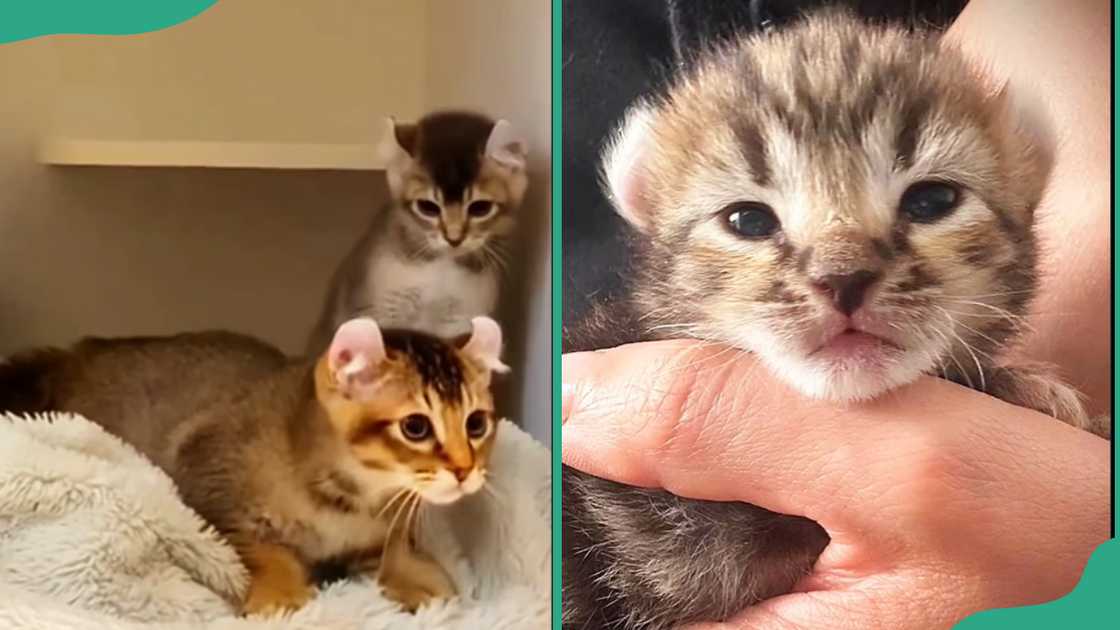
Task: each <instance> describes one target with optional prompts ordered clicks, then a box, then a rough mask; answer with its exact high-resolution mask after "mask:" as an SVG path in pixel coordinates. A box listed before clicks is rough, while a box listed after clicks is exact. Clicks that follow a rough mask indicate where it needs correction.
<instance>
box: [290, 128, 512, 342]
mask: <svg viewBox="0 0 1120 630" xmlns="http://www.w3.org/2000/svg"><path fill="white" fill-rule="evenodd" d="M525 152H526V145H525V142H524V141H523V140H522V139H520V138H519V137H518V136H517V135H516V132H515V131H514V130H513V127H512V125H510V123H509V122H507V121H504V120H499V121H497V122H494V121H492V120H490V119H489V118H486V117H485V116H482V115H479V114H475V113H470V112H454V111H452V112H436V113H432V114H429V115H427V116H425V117H424V118H422V119H421V120H420V121H419V122H417V123H416V124H399V123H396V122H394V121H393V120H387V121H386V131H385V136H384V138H383V140H382V145H381V155H382V158H383V159H384V161H385V163H386V176H387V178H388V183H389V192H390V195H391V197H392V199H391V200H390V202H389V204H388V206H387V207H386V208H384V209H382V211H381V212H380V213H379V214H378V215H377V216H376V217H375V218H374V220H373V222H372V224H371V225H370V226H369V228H368V229H367V230H366V232H365V234H363V235H362V237H361V238H360V239H359V240H358V242H357V243H356V244H355V245H354V248H353V249H352V250H351V251H350V253H349V254H348V255H347V256H346V258H345V259H344V260H343V261H342V263H341V265H340V266H339V268H338V269H337V271H335V274H334V277H333V279H332V280H331V284H330V289H329V292H328V295H327V300H326V303H325V305H324V306H323V312H322V314H321V316H320V319H319V323H318V325H317V326H316V328H315V330H314V331H313V332H312V335H311V338H310V340H309V344H308V349H309V351H310V352H312V353H315V352H318V351H320V350H322V349H323V348H324V347H325V346H326V344H327V342H328V341H329V340H330V337H331V335H332V334H333V333H334V330H335V329H336V328H337V327H338V325H339V324H341V323H342V322H344V321H346V320H347V319H350V318H351V317H356V316H358V315H369V316H371V317H374V318H375V319H377V321H379V322H382V323H383V324H384V325H386V326H390V327H403V328H409V329H412V330H421V331H424V332H427V333H430V334H433V335H437V336H441V337H446V338H452V337H455V336H457V335H461V334H464V333H465V332H467V331H468V330H469V325H470V320H471V318H472V317H475V316H478V315H492V314H493V313H494V310H495V308H496V306H497V301H498V290H499V283H500V280H501V269H502V268H503V267H504V266H505V265H506V264H507V257H508V255H509V254H508V244H507V241H508V239H509V238H510V236H511V235H512V233H513V229H514V226H515V224H516V219H515V216H516V211H517V208H518V206H520V204H521V201H522V198H523V197H524V195H525V188H526V186H527V184H528V179H527V176H526V173H525Z"/></svg>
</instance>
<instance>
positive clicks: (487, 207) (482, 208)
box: [467, 201, 496, 219]
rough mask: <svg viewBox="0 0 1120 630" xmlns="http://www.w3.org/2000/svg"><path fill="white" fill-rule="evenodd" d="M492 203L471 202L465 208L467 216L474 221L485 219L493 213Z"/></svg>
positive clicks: (493, 206)
mask: <svg viewBox="0 0 1120 630" xmlns="http://www.w3.org/2000/svg"><path fill="white" fill-rule="evenodd" d="M495 207H496V206H495V205H494V202H493V201H472V202H471V205H469V206H467V214H469V215H471V217H472V218H475V219H485V218H486V217H488V216H490V215H491V214H493V213H494V208H495Z"/></svg>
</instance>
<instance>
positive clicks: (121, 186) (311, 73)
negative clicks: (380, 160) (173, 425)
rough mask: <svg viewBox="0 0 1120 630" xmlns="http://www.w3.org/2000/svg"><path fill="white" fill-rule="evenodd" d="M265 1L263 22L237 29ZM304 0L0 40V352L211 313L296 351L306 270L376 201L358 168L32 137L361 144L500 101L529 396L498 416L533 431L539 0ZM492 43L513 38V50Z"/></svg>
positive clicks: (310, 310) (313, 306)
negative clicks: (515, 191)
mask: <svg viewBox="0 0 1120 630" xmlns="http://www.w3.org/2000/svg"><path fill="white" fill-rule="evenodd" d="M265 4H267V5H268V7H269V12H270V16H269V22H268V26H269V29H263V28H260V27H252V26H251V24H250V23H253V22H254V20H255V19H256V16H257V15H259V13H260V11H259V8H260V7H262V6H264V5H265ZM311 5H312V3H309V2H306V1H305V0H237V2H219V3H218V4H217V5H216V6H215V8H213V9H211V10H210V11H208V12H206V13H204V14H203V15H201V16H199V17H198V18H196V19H195V20H193V21H191V22H188V23H186V24H183V25H180V26H176V27H173V28H171V29H167V30H165V31H160V32H157V33H152V34H147V35H143V36H137V37H126V38H104V37H56V38H48V39H39V40H32V41H29V42H18V43H15V44H8V45H4V46H0V87H2V88H3V89H0V355H3V354H5V353H8V352H11V351H14V350H16V349H18V348H22V347H26V346H34V345H41V344H61V343H66V342H68V341H70V340H73V339H74V338H75V337H77V336H80V335H86V334H96V335H136V334H160V333H170V332H174V331H179V330H188V329H199V328H213V327H221V328H229V329H233V330H241V331H245V332H250V333H254V334H257V335H259V336H261V337H263V338H265V339H268V340H270V341H272V342H274V343H276V344H278V345H279V346H281V347H282V348H284V349H285V350H288V351H298V350H299V349H300V348H301V346H302V342H303V338H304V335H305V334H306V331H307V329H308V326H309V325H310V323H311V322H312V321H313V319H314V316H315V314H316V312H317V310H318V308H319V305H320V300H321V298H322V293H323V291H324V283H325V281H326V279H327V277H328V276H329V274H330V272H331V271H332V269H333V268H334V266H335V264H337V261H338V259H339V258H340V257H341V255H342V254H343V253H344V250H345V249H347V248H349V247H350V245H351V244H352V242H353V240H354V239H355V238H356V236H357V234H358V233H359V231H360V230H361V229H362V228H363V227H364V226H365V224H366V222H367V221H368V219H369V217H370V213H371V212H372V211H373V210H374V209H375V208H376V207H377V206H378V205H379V204H380V203H381V202H382V201H383V200H384V198H385V188H384V184H383V181H382V180H383V175H382V174H381V173H379V172H360V171H359V172H326V171H281V170H226V169H176V168H154V169H135V168H117V167H46V166H42V165H39V164H37V163H36V162H35V160H34V152H35V147H36V143H37V142H38V141H39V140H40V139H41V138H43V137H45V136H46V135H52V136H58V135H63V136H66V135H70V136H75V137H85V138H100V139H113V140H116V139H144V140H199V139H201V140H240V141H248V142H341V143H362V142H372V141H374V140H375V139H376V133H377V131H376V130H377V121H378V119H379V117H380V116H381V115H383V114H385V113H393V114H396V115H398V116H400V117H402V118H412V117H415V116H416V115H417V114H418V113H419V112H420V111H422V110H424V109H429V108H433V107H439V106H445V105H469V106H475V107H482V108H484V109H486V110H487V111H490V112H491V113H493V114H495V115H500V116H506V117H508V118H510V119H511V120H512V121H514V122H515V123H516V124H518V126H519V127H520V128H521V129H523V130H525V131H526V132H527V133H528V138H529V141H530V143H531V146H532V149H533V153H532V166H533V171H534V184H533V188H532V192H531V193H530V196H531V199H530V203H529V204H528V208H527V210H526V213H527V218H526V221H525V225H526V226H527V234H528V235H529V236H527V239H528V241H527V242H528V243H529V248H528V251H529V254H528V255H527V256H526V257H525V258H524V259H523V260H524V263H523V265H522V266H521V269H520V270H519V272H518V273H517V274H516V277H515V278H513V280H512V283H511V287H512V288H513V290H514V291H515V293H514V296H515V297H514V299H513V300H511V302H510V304H508V305H507V307H506V310H507V312H508V313H510V314H511V315H512V316H513V318H514V320H516V321H517V322H519V323H522V322H523V324H522V325H518V326H515V329H517V330H515V331H514V333H515V334H514V339H513V340H512V341H513V346H514V350H515V352H517V356H518V357H524V356H526V353H525V352H524V350H525V349H526V348H529V349H530V356H531V357H532V359H531V361H530V362H529V364H528V365H527V366H526V365H524V364H523V363H521V361H516V362H515V367H517V368H519V369H518V372H519V376H520V378H518V379H517V380H518V381H520V383H521V384H523V387H518V388H517V389H519V390H521V391H520V392H515V393H514V394H512V395H511V398H512V399H514V400H516V401H517V404H516V405H515V407H514V408H520V409H528V408H532V409H533V411H532V412H527V411H521V410H519V411H518V412H517V415H518V416H520V417H531V418H534V419H535V420H532V421H530V423H529V424H532V425H533V429H534V432H536V433H538V434H539V435H540V436H541V437H542V438H543V437H545V436H547V433H548V423H547V419H546V418H544V417H543V416H539V414H540V413H541V412H540V411H539V410H542V409H545V408H546V407H547V405H548V398H547V396H548V391H549V385H548V383H546V382H545V379H547V378H548V376H549V372H548V371H547V369H548V366H549V363H548V359H547V356H546V355H542V356H537V354H539V352H540V351H541V349H542V348H544V349H545V350H544V351H545V352H546V353H547V344H548V338H549V332H548V328H547V323H546V321H545V320H546V319H547V317H548V315H549V313H550V311H549V307H548V302H547V296H548V294H549V289H548V284H547V279H548V278H547V265H546V264H545V261H546V260H547V250H545V249H543V247H546V244H547V239H546V238H545V235H546V232H547V221H546V217H547V203H546V200H547V196H548V188H547V164H548V156H549V153H550V151H549V148H548V138H549V132H548V128H547V125H548V111H549V98H548V93H547V90H548V88H549V85H550V81H549V79H548V68H549V61H548V45H549V44H548V18H547V11H548V2H547V0H523V1H522V0H510V1H506V2H498V1H491V0H475V2H454V1H452V0H429V2H398V1H397V0H384V1H381V0H379V1H377V2H369V1H363V2H354V1H353V0H317V2H316V3H315V5H317V6H318V7H320V9H317V10H316V11H315V12H311V13H309V12H308V11H307V7H309V6H311ZM469 5H474V6H469ZM479 6H486V7H487V12H489V13H490V15H491V16H492V18H491V21H489V22H488V21H486V20H482V21H481V22H479V20H480V17H479V16H481V15H482V11H479V10H478V7H479ZM355 7H360V8H362V10H361V11H360V12H358V13H357V14H356V13H355V12H354V11H352V9H354V8H355ZM437 7H438V9H439V10H433V9H436V8H437ZM534 7H539V10H540V11H541V12H543V15H542V16H536V15H533V14H534V13H536V11H535V10H530V9H531V8H534ZM510 20H512V21H510ZM246 24H250V26H246ZM501 24H504V25H506V28H505V29H502V28H500V27H499V25H501ZM471 27H477V28H475V30H471ZM247 31H248V32H247ZM515 31H516V33H515ZM526 33H536V34H537V35H536V36H537V37H543V39H541V40H540V41H534V40H532V39H528V38H527V35H526ZM436 34H438V35H439V37H435V36H434V35H436ZM472 41H473V42H477V44H471V43H470V42H472ZM300 42H303V43H304V45H303V47H302V48H301V47H300ZM506 43H508V44H509V45H511V46H514V45H516V46H518V47H519V48H524V51H518V52H517V53H516V54H517V58H518V59H519V61H517V62H516V63H513V62H511V61H505V60H504V59H506V58H507V56H506V55H505V54H504V53H503V52H502V51H501V50H499V49H500V48H502V47H503V46H504V45H506ZM195 47H197V49H196V52H198V53H199V54H197V55H189V56H188V55H187V54H186V53H185V52H184V51H187V50H190V49H192V48H195ZM473 49H478V50H477V56H474V55H475V53H471V55H464V54H462V53H463V51H464V50H473ZM478 63H486V64H493V65H492V66H491V68H494V67H496V68H498V72H499V73H500V74H501V75H502V76H501V77H499V76H498V74H494V73H491V72H483V71H482V70H481V69H480V67H476V64H478ZM531 66H532V67H538V68H539V71H537V72H530V71H529V70H530V67H531ZM456 68H457V69H456ZM437 70H438V71H437ZM471 77H476V79H472V78H471ZM144 86H147V87H144ZM542 318H543V319H542ZM541 396H544V398H541Z"/></svg>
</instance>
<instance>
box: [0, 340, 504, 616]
mask: <svg viewBox="0 0 1120 630" xmlns="http://www.w3.org/2000/svg"><path fill="white" fill-rule="evenodd" d="M472 328H473V330H472V333H471V335H470V337H469V339H468V340H467V341H466V342H465V343H464V344H463V345H462V346H461V347H456V346H454V345H451V344H448V343H446V342H444V341H441V340H439V339H437V338H435V337H431V336H428V335H425V334H421V333H412V332H401V331H391V330H385V331H382V330H381V329H380V327H379V326H378V325H377V324H376V323H375V322H374V321H373V320H371V319H355V320H351V321H348V322H346V323H344V324H343V325H342V326H341V327H339V329H338V331H337V332H336V333H335V335H334V337H333V339H332V341H331V343H330V346H329V349H327V350H326V351H324V353H323V354H322V355H321V356H320V357H318V358H315V359H309V360H294V361H293V360H289V359H287V358H285V357H284V355H282V354H281V353H280V352H279V351H277V350H276V349H275V348H273V347H271V346H269V345H267V344H264V343H262V342H260V341H257V340H255V339H253V338H250V337H244V336H241V335H235V334H232V333H225V332H206V333H192V334H184V335H177V336H173V337H150V338H133V339H86V340H84V341H82V342H80V343H78V344H77V345H75V346H74V347H73V348H71V349H69V350H44V351H39V352H33V353H29V354H24V355H20V356H16V357H14V358H12V359H10V360H9V361H7V362H5V363H0V411H15V412H37V411H48V410H57V411H68V412H74V413H80V414H82V415H84V416H85V417H87V418H89V419H91V420H93V421H95V422H97V423H99V424H101V425H102V426H103V427H104V428H105V429H106V430H108V431H109V432H111V433H113V434H115V435H117V436H118V437H120V438H121V439H123V440H125V441H126V442H129V443H130V444H132V445H133V446H135V447H136V448H137V449H138V450H139V451H140V452H142V453H144V454H145V455H146V456H147V457H148V458H149V459H151V460H152V462H153V463H155V464H156V465H157V466H159V467H160V468H162V469H163V470H164V471H166V472H167V474H168V475H169V476H170V477H171V478H172V479H173V480H174V482H175V484H176V486H177V487H178V488H179V492H180V494H181V496H182V499H183V501H184V502H185V503H186V504H187V505H188V506H190V507H191V508H193V509H194V510H196V511H197V512H198V513H199V514H200V515H201V516H202V517H203V518H204V519H205V520H206V521H207V522H208V523H210V524H211V525H212V526H214V527H215V528H216V529H217V530H218V532H219V533H221V534H222V535H223V536H224V537H225V538H226V539H227V540H228V541H229V542H230V543H231V544H232V545H233V547H234V548H235V549H236V550H237V552H238V554H239V555H240V557H241V558H242V560H243V561H244V562H245V564H246V566H247V567H248V569H249V574H250V577H251V581H250V584H249V590H248V594H247V596H246V598H245V601H244V602H243V603H242V607H243V610H244V611H245V612H246V613H268V612H272V611H276V610H282V609H295V608H299V607H300V606H302V605H303V604H304V603H305V602H306V601H307V600H308V598H310V597H311V596H312V594H313V592H314V585H313V584H312V581H313V576H315V575H318V574H321V570H322V569H323V568H324V567H327V566H331V567H334V566H337V565H341V566H342V567H343V568H344V570H346V571H347V572H365V573H370V574H371V575H375V576H376V577H377V580H378V582H379V584H380V587H381V589H382V590H383V591H384V593H385V594H386V595H387V596H388V597H390V598H391V599H394V600H396V601H397V602H400V603H401V604H402V605H403V606H404V607H406V608H407V609H410V610H414V609H416V608H417V607H419V606H420V605H422V604H424V603H426V602H428V601H430V600H432V599H438V598H447V597H451V596H454V595H455V593H456V589H455V585H454V584H453V583H452V581H451V579H450V578H449V577H448V575H447V574H446V573H445V572H444V570H443V569H442V568H441V567H440V565H439V564H438V563H437V562H436V561H435V560H434V559H433V558H431V557H430V556H429V555H428V554H427V553H425V552H424V551H423V550H421V549H419V548H417V547H416V545H415V542H414V540H413V532H412V529H413V526H414V524H415V516H416V514H417V512H418V510H420V509H422V506H424V505H427V504H447V503H451V502H454V501H457V500H458V499H459V498H461V497H463V496H465V495H469V494H473V493H475V492H477V491H478V490H480V489H481V488H482V486H483V485H484V484H485V482H486V470H487V462H488V458H489V454H490V449H491V447H492V446H493V443H494V436H495V432H496V430H497V424H496V422H495V415H494V404H493V399H492V397H491V393H490V379H491V373H492V372H494V371H505V370H506V369H507V368H506V367H505V365H503V364H502V362H501V361H500V359H499V355H500V352H501V345H502V337H501V331H500V330H499V328H498V326H497V324H496V323H494V321H493V320H490V319H487V318H476V319H475V320H474V321H473V324H472Z"/></svg>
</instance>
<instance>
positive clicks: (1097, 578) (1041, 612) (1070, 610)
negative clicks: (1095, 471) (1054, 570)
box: [954, 539, 1120, 630]
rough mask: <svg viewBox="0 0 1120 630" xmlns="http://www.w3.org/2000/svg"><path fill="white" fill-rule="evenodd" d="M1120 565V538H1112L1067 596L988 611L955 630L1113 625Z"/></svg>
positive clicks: (1099, 549)
mask: <svg viewBox="0 0 1120 630" xmlns="http://www.w3.org/2000/svg"><path fill="white" fill-rule="evenodd" d="M1118 568H1120V541H1117V540H1116V539H1112V540H1109V541H1107V542H1105V543H1104V544H1102V545H1101V546H1099V547H1097V549H1096V551H1094V552H1093V555H1092V556H1091V557H1090V558H1089V562H1088V564H1086V566H1085V573H1084V575H1082V576H1081V581H1080V582H1078V583H1077V586H1076V587H1074V589H1073V591H1072V592H1070V594H1068V595H1066V596H1065V597H1062V598H1060V599H1056V600H1054V601H1052V602H1047V603H1045V604H1039V605H1037V606H1025V607H1022V608H1000V609H995V610H985V611H983V612H979V613H976V614H974V615H972V616H970V617H968V618H966V619H965V620H964V621H962V622H960V623H958V624H957V625H956V626H954V630H974V629H984V630H987V629H989V628H996V629H999V628H1008V629H1011V628H1014V629H1015V630H1033V629H1035V628H1046V629H1047V630H1051V629H1053V628H1061V627H1069V628H1078V629H1081V628H1086V629H1093V628H1113V627H1115V626H1114V625H1113V624H1115V623H1116V621H1115V618H1114V617H1115V614H1116V613H1115V610H1116V594H1117V590H1116V575H1117V573H1120V571H1118Z"/></svg>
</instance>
